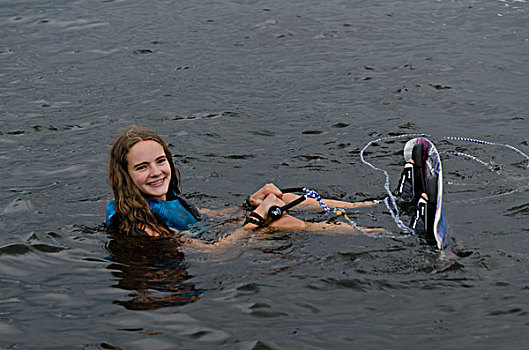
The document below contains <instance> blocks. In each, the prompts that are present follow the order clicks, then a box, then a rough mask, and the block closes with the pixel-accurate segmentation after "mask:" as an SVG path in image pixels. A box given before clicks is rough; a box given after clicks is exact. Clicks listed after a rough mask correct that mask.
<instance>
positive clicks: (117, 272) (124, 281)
mask: <svg viewBox="0 0 529 350" xmlns="http://www.w3.org/2000/svg"><path fill="white" fill-rule="evenodd" d="M179 245H180V243H179V242H178V241H177V239H174V238H164V239H152V238H148V239H145V238H127V239H123V238H120V237H117V236H114V237H113V239H112V240H110V241H109V242H108V244H107V249H108V251H109V252H110V255H109V257H108V259H109V260H111V261H112V262H113V263H112V264H110V265H109V266H108V269H110V270H112V275H113V276H115V277H116V278H117V283H116V284H115V285H113V287H116V288H121V289H124V290H129V291H132V292H131V293H130V294H128V296H129V299H127V300H115V301H114V303H115V304H118V305H122V306H123V307H125V308H127V309H130V310H155V309H159V308H163V307H175V306H181V305H185V304H189V303H192V302H194V301H196V300H198V299H199V297H200V294H201V290H200V289H196V288H195V285H194V284H193V283H187V282H186V281H187V280H188V279H190V278H191V277H192V276H191V275H189V274H188V272H187V270H186V265H185V262H184V254H183V253H182V251H181V250H180V247H179Z"/></svg>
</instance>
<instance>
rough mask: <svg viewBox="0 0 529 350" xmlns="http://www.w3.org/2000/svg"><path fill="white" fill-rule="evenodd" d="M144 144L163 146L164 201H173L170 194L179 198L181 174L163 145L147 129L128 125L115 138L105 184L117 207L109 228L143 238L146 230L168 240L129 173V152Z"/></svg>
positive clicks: (165, 229) (161, 225)
mask: <svg viewBox="0 0 529 350" xmlns="http://www.w3.org/2000/svg"><path fill="white" fill-rule="evenodd" d="M147 140H151V141H155V142H157V143H159V144H160V145H161V146H162V148H163V150H164V153H165V156H166V157H167V161H168V162H169V165H170V167H171V180H170V182H169V190H168V192H167V197H168V198H167V199H168V200H172V199H174V198H172V197H174V195H173V193H174V194H176V195H178V194H180V172H179V171H178V170H177V169H176V167H175V165H174V163H173V156H172V154H171V151H170V150H169V148H168V147H167V145H166V143H165V142H164V141H163V140H162V139H161V137H160V136H158V135H157V134H156V133H154V132H153V131H151V130H150V129H147V128H144V127H141V126H137V125H131V126H129V127H127V128H126V129H125V131H124V132H122V133H120V134H119V135H118V136H117V137H116V139H115V141H114V144H113V145H112V149H111V151H110V159H109V162H108V182H109V184H110V187H111V188H112V191H113V192H114V204H115V207H116V215H114V218H113V220H112V222H111V225H110V228H111V230H113V231H119V232H120V233H124V234H127V235H145V234H146V232H145V229H146V228H147V227H149V228H150V229H151V230H153V231H154V232H157V233H158V234H160V235H161V236H167V235H169V234H170V229H169V228H167V227H166V226H165V225H164V224H163V223H161V222H160V221H159V220H158V219H157V218H156V217H155V216H154V215H153V214H152V213H151V211H150V210H149V204H148V203H147V201H146V200H145V198H144V197H143V195H142V193H141V191H140V190H139V189H138V187H137V186H136V185H135V184H134V182H133V181H132V178H131V177H130V174H129V172H128V161H127V155H128V154H129V151H130V149H131V148H132V147H133V146H134V145H135V144H137V143H138V142H140V141H147Z"/></svg>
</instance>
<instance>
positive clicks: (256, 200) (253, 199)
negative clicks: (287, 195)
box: [250, 183, 283, 211]
mask: <svg viewBox="0 0 529 350" xmlns="http://www.w3.org/2000/svg"><path fill="white" fill-rule="evenodd" d="M270 194H272V195H273V196H274V197H276V198H279V199H283V192H281V190H280V189H279V188H277V187H276V185H274V184H273V183H268V184H266V185H264V186H263V187H261V188H260V189H259V190H258V191H257V192H255V193H254V194H252V195H251V196H250V204H251V205H253V206H254V207H258V206H260V205H261V203H262V202H263V201H264V200H265V198H267V197H268V195H270ZM267 211H268V209H267Z"/></svg>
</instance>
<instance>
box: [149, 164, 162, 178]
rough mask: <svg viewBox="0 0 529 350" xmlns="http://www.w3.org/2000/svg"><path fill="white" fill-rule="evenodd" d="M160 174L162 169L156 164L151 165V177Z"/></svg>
mask: <svg viewBox="0 0 529 350" xmlns="http://www.w3.org/2000/svg"><path fill="white" fill-rule="evenodd" d="M161 174H162V170H161V169H160V168H159V167H157V166H153V167H152V168H151V172H150V175H151V176H152V177H155V176H158V175H161Z"/></svg>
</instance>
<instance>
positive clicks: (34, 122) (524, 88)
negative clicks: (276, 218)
mask: <svg viewBox="0 0 529 350" xmlns="http://www.w3.org/2000/svg"><path fill="white" fill-rule="evenodd" d="M528 23H529V4H528V3H527V2H526V1H522V0H504V1H499V0H485V1H462V0H461V1H458V0H453V1H448V0H418V1H380V0H374V1H344V0H329V1H321V2H315V1H289V2H286V1H275V0H272V1H258V0H248V1H242V0H239V1H235V0H232V1H229V0H218V1H209V2H205V3H197V2H195V3H193V2H188V1H128V0H122V1H117V0H116V1H112V0H107V1H104V0H78V1H65V0H58V1H50V0H42V1H35V0H17V1H14V0H5V1H2V2H0V31H1V37H2V41H1V44H0V64H1V66H0V67H1V68H0V77H1V83H0V96H1V101H2V108H1V110H0V169H1V174H2V178H1V180H0V347H2V348H22V349H32V348H47V349H50V348H87V349H91V348H96V349H97V348H103V349H117V348H123V349H174V348H186V349H212V348H222V349H289V348H294V349H323V348H325V349H326V348H358V349H382V348H383V349H411V348H415V349H419V348H421V349H463V348H464V349H500V348H501V349H527V348H529V336H528V332H529V306H528V298H529V278H528V272H529V271H528V270H529V265H528V263H529V253H528V247H529V236H528V235H529V232H528V231H529V224H528V215H529V198H528V193H529V176H528V175H529V169H528V168H527V166H528V159H527V158H526V156H524V154H527V153H529V138H528V131H529V126H528V119H529V108H528V102H527V97H528V96H529V79H528V76H529V60H528V57H529V27H528V26H527V24H528ZM131 123H138V124H142V125H145V126H148V127H150V128H152V129H153V130H155V131H157V132H159V133H160V134H161V136H162V137H163V138H164V139H165V140H166V141H167V142H168V143H170V147H171V150H172V152H173V154H174V158H175V159H174V160H175V162H176V163H177V165H178V167H179V168H180V169H181V172H182V175H183V190H184V193H186V194H187V196H188V197H189V198H190V199H191V200H192V201H193V202H194V203H195V204H196V205H197V206H199V207H204V208H213V209H220V208H229V207H235V206H237V205H238V204H239V203H240V202H241V201H242V200H243V199H244V198H245V197H246V195H247V194H249V193H251V192H252V191H254V190H256V189H257V188H258V187H259V186H260V185H262V184H264V183H265V182H268V181H273V182H274V183H276V184H277V185H279V186H280V187H293V186H307V187H309V188H312V189H315V190H317V191H318V192H320V193H321V194H323V195H325V196H328V197H332V198H338V199H345V200H365V199H375V198H376V199H383V198H384V197H385V196H386V192H385V189H384V175H383V173H382V172H380V171H374V170H373V169H371V168H370V167H368V166H366V165H365V164H363V163H362V161H361V159H360V151H361V150H362V148H363V147H364V145H366V144H367V143H368V142H370V141H371V140H373V139H377V138H381V137H390V136H395V135H402V134H415V133H424V134H428V135H429V136H428V137H429V138H430V139H431V140H432V141H433V142H435V143H436V145H437V147H438V149H439V151H440V152H441V153H442V159H443V167H444V176H445V184H444V194H445V214H446V217H447V221H448V225H449V231H448V235H449V240H448V247H447V250H446V254H442V253H440V252H439V251H437V250H436V249H435V248H433V247H431V246H429V245H427V244H424V243H423V242H421V240H419V239H417V238H416V237H409V238H404V237H401V238H397V239H390V238H378V239H375V238H371V237H367V236H363V235H337V234H333V233H332V232H329V234H316V233H310V232H296V233H277V234H274V235H263V234H257V235H256V236H255V237H253V238H251V239H247V240H242V241H240V242H237V244H235V245H234V246H233V247H231V248H230V249H224V250H222V249H213V248H212V249H211V252H209V253H203V252H200V251H195V250H191V249H189V248H186V247H185V246H184V247H178V246H176V245H174V244H173V243H172V242H129V243H128V244H119V243H117V242H115V241H113V240H112V239H111V237H109V236H108V235H107V234H106V232H105V230H104V226H103V221H104V210H105V203H106V201H107V200H108V199H111V197H112V195H111V191H110V188H109V186H108V184H107V181H106V166H107V161H108V151H109V147H110V145H111V143H112V141H113V138H114V136H115V134H116V133H117V131H118V130H119V129H120V128H122V127H124V126H127V125H129V124H131ZM445 136H461V137H471V138H476V139H481V140H487V141H490V142H493V143H494V144H478V143H474V142H464V141H450V140H447V139H445V138H444V137H445ZM405 141H407V139H406V138H404V137H403V138H398V139H386V140H384V141H380V142H377V143H375V144H373V145H372V146H371V147H370V148H368V150H367V151H366V154H365V155H366V158H367V159H368V160H369V162H371V163H372V164H374V165H375V166H377V167H380V168H383V169H384V170H386V171H387V172H388V174H389V175H390V179H391V187H392V188H393V187H395V186H396V181H397V179H398V176H399V175H400V171H401V169H402V147H403V145H404V143H405ZM505 144H507V145H510V146H512V147H515V148H516V149H517V150H520V151H521V152H523V154H521V153H518V152H516V151H515V150H513V149H512V148H508V147H505V146H503V145H505ZM452 151H458V152H463V153H466V154H469V155H472V156H473V157H477V159H479V160H480V161H481V162H480V161H476V160H475V159H472V158H469V157H465V156H458V155H454V154H452V153H449V152H452ZM483 163H485V164H483ZM349 214H350V216H351V217H352V218H353V219H354V220H355V222H357V223H358V224H359V225H362V226H366V227H384V228H386V229H387V230H389V231H391V232H394V233H395V234H396V235H399V234H400V231H399V229H398V227H397V226H396V225H395V222H394V221H393V219H392V218H391V216H390V214H389V212H388V210H387V209H386V207H385V206H384V205H383V204H381V205H379V206H377V207H376V208H373V209H362V210H357V211H351V212H350V213H349ZM302 215H304V217H305V218H306V219H309V220H324V219H326V218H325V216H324V215H323V214H307V213H304V214H302ZM404 219H405V220H409V218H407V217H405V216H404ZM208 227H209V228H208V232H207V234H209V235H210V236H212V237H215V236H218V235H225V234H229V230H230V229H231V227H233V224H231V223H230V222H229V220H228V219H227V218H219V219H214V220H212V221H211V222H210V223H209V226H208ZM138 247H141V249H140V248H138Z"/></svg>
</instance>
